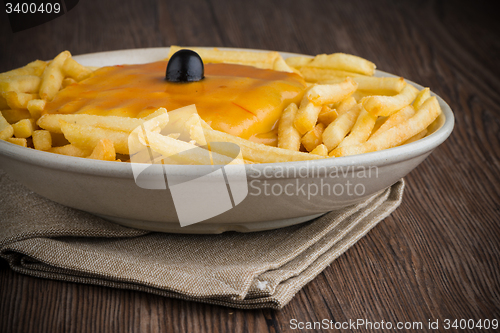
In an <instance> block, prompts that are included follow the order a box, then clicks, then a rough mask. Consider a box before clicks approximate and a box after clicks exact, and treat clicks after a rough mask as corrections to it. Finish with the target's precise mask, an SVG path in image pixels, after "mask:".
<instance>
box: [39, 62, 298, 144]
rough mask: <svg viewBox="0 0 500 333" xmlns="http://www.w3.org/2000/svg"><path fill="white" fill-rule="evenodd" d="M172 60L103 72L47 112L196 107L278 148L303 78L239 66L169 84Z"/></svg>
mask: <svg viewBox="0 0 500 333" xmlns="http://www.w3.org/2000/svg"><path fill="white" fill-rule="evenodd" d="M166 67H167V61H159V62H154V63H148V64H143V65H123V66H113V67H103V68H100V69H98V70H96V71H95V72H94V73H93V75H92V76H91V77H90V78H88V79H86V80H83V81H81V82H79V83H77V84H72V85H70V86H68V87H66V88H65V89H63V90H61V91H59V92H58V94H57V95H56V97H55V98H54V99H53V100H52V101H51V102H49V103H47V105H46V107H45V112H46V113H85V114H95V115H113V116H122V117H145V116H147V115H148V114H150V113H152V112H154V111H155V110H157V109H158V108H159V107H164V108H166V109H167V110H168V111H172V110H175V109H177V108H180V107H184V106H187V105H191V104H195V105H196V109H197V111H198V114H199V115H200V117H201V118H203V119H204V120H205V121H206V122H207V123H209V124H210V126H212V127H213V128H214V129H216V130H220V131H223V132H226V133H229V134H232V135H236V136H239V137H242V138H245V139H250V140H252V141H256V142H262V143H266V144H270V145H275V144H276V127H277V121H278V120H279V118H280V115H281V113H282V111H283V109H284V108H285V107H286V106H287V105H288V104H289V103H291V102H294V103H299V102H300V99H301V98H302V95H303V94H304V89H305V88H306V84H305V82H304V80H303V79H302V78H301V77H300V76H299V75H297V74H294V73H286V72H278V71H273V70H267V69H258V68H255V67H251V66H243V65H233V64H205V78H204V79H203V80H201V81H198V82H189V83H173V82H168V81H166V80H165V69H166Z"/></svg>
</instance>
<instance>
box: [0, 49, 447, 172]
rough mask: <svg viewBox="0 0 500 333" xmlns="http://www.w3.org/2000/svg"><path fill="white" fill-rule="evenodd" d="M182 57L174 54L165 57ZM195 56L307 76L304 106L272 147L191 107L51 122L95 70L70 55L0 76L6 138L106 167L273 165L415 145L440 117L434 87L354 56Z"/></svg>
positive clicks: (282, 126)
mask: <svg viewBox="0 0 500 333" xmlns="http://www.w3.org/2000/svg"><path fill="white" fill-rule="evenodd" d="M180 49H181V47H179V46H172V47H171V48H170V53H169V55H168V57H170V56H171V55H172V54H173V53H175V52H176V51H178V50H180ZM189 49H191V50H194V51H196V52H198V54H199V55H200V56H201V58H202V60H203V62H205V63H232V64H240V65H246V66H254V67H257V68H261V69H268V70H275V71H283V72H289V73H295V74H297V75H300V76H302V78H303V79H304V81H305V83H306V84H307V88H306V89H305V91H304V93H303V96H302V99H301V100H300V102H299V103H297V104H295V103H291V104H289V105H285V106H284V108H283V112H282V113H281V115H280V117H279V118H278V119H277V121H276V124H275V128H274V129H273V130H274V131H275V132H273V133H275V134H273V135H276V136H277V143H276V146H269V145H264V144H260V143H256V142H253V141H250V140H246V139H243V138H240V137H236V136H233V135H230V134H227V133H225V132H221V131H217V130H214V129H212V128H211V127H210V126H209V124H208V123H207V122H205V121H204V120H203V119H202V118H201V117H200V116H199V115H198V113H197V111H196V106H195V105H189V106H186V107H183V108H180V109H177V110H169V112H167V110H165V109H164V108H159V109H158V110H155V111H153V110H152V109H144V110H142V111H141V112H139V113H138V115H137V116H136V118H131V117H118V116H102V115H94V114H85V113H74V114H63V113H50V114H49V113H47V111H46V110H45V107H46V105H47V103H51V101H52V100H53V99H54V98H55V96H57V94H58V92H59V91H60V90H61V89H65V88H66V87H68V86H70V85H78V84H80V82H81V81H83V80H85V79H86V78H88V77H90V76H91V75H92V72H93V71H94V70H96V68H94V67H87V66H83V65H81V64H79V63H78V62H77V61H75V59H73V58H72V56H71V54H70V52H68V51H64V52H61V53H60V54H58V55H57V56H56V57H55V58H54V59H53V60H52V61H49V62H46V61H41V60H36V61H33V62H31V63H29V64H28V65H26V66H24V67H21V68H17V69H14V70H11V71H8V72H5V73H0V111H1V112H0V139H1V140H5V141H8V142H10V143H13V144H16V145H19V146H22V147H28V148H34V149H37V150H41V151H47V152H51V153H56V154H62V155H67V156H74V157H80V158H89V159H98V160H104V161H120V160H123V161H131V162H140V163H163V164H165V163H172V164H212V165H217V164H224V165H225V164H235V163H277V162H289V161H305V160H317V159H324V158H333V157H340V156H349V155H355V154H361V153H367V152H372V151H377V150H382V149H387V148H391V147H396V146H399V145H404V144H407V143H410V142H414V141H416V140H419V139H421V138H423V137H425V136H426V135H427V134H428V133H429V131H432V129H431V128H432V127H429V126H430V125H431V123H433V122H434V120H435V119H436V118H437V117H438V116H439V114H440V113H441V110H440V107H439V103H438V102H437V100H436V98H435V97H431V93H430V89H429V88H425V89H422V90H420V91H419V90H418V89H417V88H415V87H414V86H413V85H410V84H408V83H407V82H406V81H405V80H404V79H403V78H402V77H375V76H374V73H375V68H376V66H375V64H374V63H372V62H371V61H369V60H367V59H363V58H360V57H357V56H354V55H348V54H344V53H333V54H319V55H317V56H315V57H306V56H298V57H289V58H287V59H284V58H283V57H282V56H281V55H280V54H279V53H278V52H274V51H270V52H252V51H227V50H220V49H217V48H213V49H207V48H189ZM49 110H50V108H49ZM83 112H85V111H83ZM270 133H271V132H270ZM274 138H275V137H273V140H274V141H273V142H276V139H274ZM224 143H227V144H224ZM273 144H274V143H273ZM235 147H239V150H238V149H237V151H236V150H235ZM238 152H239V153H238ZM236 155H238V157H235V156H236Z"/></svg>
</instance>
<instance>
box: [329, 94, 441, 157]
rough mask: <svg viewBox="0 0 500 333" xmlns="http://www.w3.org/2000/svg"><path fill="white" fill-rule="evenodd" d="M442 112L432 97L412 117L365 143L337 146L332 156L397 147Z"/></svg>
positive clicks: (331, 153)
mask: <svg viewBox="0 0 500 333" xmlns="http://www.w3.org/2000/svg"><path fill="white" fill-rule="evenodd" d="M440 113H441V108H440V106H439V103H438V101H437V99H436V97H430V98H428V99H427V100H426V101H425V102H424V104H422V106H421V107H420V109H418V111H417V112H416V113H415V115H414V116H413V117H411V118H410V119H408V120H406V121H404V122H402V123H400V124H398V125H396V126H393V127H392V128H390V129H388V130H387V131H385V132H383V133H381V134H380V135H378V136H376V137H374V138H370V139H369V140H368V141H367V142H365V143H363V144H359V145H351V146H345V147H339V148H336V149H335V150H333V151H332V152H330V156H332V157H339V156H349V155H357V154H363V153H368V152H373V151H377V150H382V149H387V148H391V147H395V146H397V145H399V144H401V143H403V142H405V141H406V140H409V139H410V138H412V137H413V136H415V135H417V134H419V133H420V132H422V131H424V130H426V129H427V127H428V126H429V125H430V124H431V123H432V122H433V121H434V120H436V118H437V117H438V116H439V114H440Z"/></svg>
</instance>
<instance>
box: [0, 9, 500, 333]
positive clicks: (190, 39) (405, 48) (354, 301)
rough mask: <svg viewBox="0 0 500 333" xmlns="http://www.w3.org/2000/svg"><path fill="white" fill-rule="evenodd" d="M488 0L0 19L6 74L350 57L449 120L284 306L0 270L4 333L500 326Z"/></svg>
mask: <svg viewBox="0 0 500 333" xmlns="http://www.w3.org/2000/svg"><path fill="white" fill-rule="evenodd" d="M488 3H489V2H486V1H444V0H442V1H396V0H394V1H388V0H385V1H358V0H356V1H316V0H311V1H301V0H293V1H270V0H254V1H224V2H222V1H215V0H205V1H204V0H187V1H161V0H149V1H123V0H122V1H117V0H113V1H110V0H106V1H97V0H82V1H80V3H79V4H78V5H77V6H76V7H75V8H74V9H73V10H71V11H70V12H69V13H67V14H66V15H64V16H63V17H60V18H58V19H56V20H54V21H51V22H48V23H46V24H44V25H42V26H38V27H35V28H32V29H29V30H26V31H22V32H19V33H15V34H14V33H12V32H11V31H10V28H9V25H8V20H7V17H6V14H5V13H4V12H3V11H2V13H1V14H0V29H1V30H0V32H1V34H0V72H2V71H5V70H8V69H12V68H14V67H18V66H21V65H24V64H26V63H28V62H29V61H32V60H34V59H37V58H38V59H50V58H53V57H54V56H55V55H56V54H57V53H59V52H60V51H62V50H64V49H67V50H70V51H71V52H72V53H73V54H75V55H76V54H82V53H89V52H99V51H106V50H116V49H128V48H143V47H159V46H169V45H171V44H178V45H193V46H194V45H199V46H227V47H245V48H258V49H272V50H278V51H287V52H297V53H305V54H318V53H332V52H346V53H352V54H355V55H359V56H362V57H365V58H367V59H370V60H372V61H373V62H375V63H376V64H377V67H378V68H379V69H381V70H384V71H388V72H391V73H395V74H398V75H401V76H404V77H405V78H407V79H410V80H412V81H414V82H418V83H420V84H422V85H424V86H428V87H430V88H431V89H432V90H433V91H434V92H436V93H437V94H438V95H440V96H441V97H442V98H443V99H444V100H446V101H447V102H448V103H449V105H450V106H451V108H452V109H453V110H454V112H455V117H456V125H455V130H454V132H453V133H452V135H451V137H450V138H449V139H448V140H447V141H446V142H445V143H444V144H443V145H442V146H440V147H439V148H438V149H436V150H435V151H434V152H433V154H432V155H431V156H430V157H429V158H427V160H426V161H425V162H423V163H422V164H421V165H420V166H419V167H418V168H417V169H416V170H414V171H413V172H412V173H411V174H410V175H408V176H407V177H406V181H407V187H406V192H405V196H404V201H403V203H402V204H401V206H400V207H399V208H398V209H397V210H396V211H395V212H394V213H393V214H392V215H391V216H389V217H388V218H386V219H385V220H384V221H383V222H381V223H380V224H379V225H378V226H377V227H375V228H374V229H373V230H372V231H370V233H369V234H368V235H367V236H366V237H364V238H363V239H361V240H360V241H359V242H358V243H357V244H355V245H354V246H353V247H352V248H351V249H349V250H348V251H347V252H346V253H345V254H344V255H342V256H341V257H340V258H338V259H337V260H336V261H335V262H333V263H332V265H331V266H330V267H328V268H327V269H326V270H325V271H324V272H323V273H321V274H320V275H319V276H318V277H317V278H316V279H315V280H313V281H312V282H310V283H309V284H308V285H306V286H305V287H304V288H303V290H301V291H300V292H299V293H298V294H297V295H296V297H295V298H294V299H293V300H292V301H291V302H290V303H289V304H288V305H287V306H286V307H285V308H284V309H283V310H281V311H273V310H267V309H265V310H253V311H245V310H236V309H231V308H224V307H219V306H213V305H206V304H200V303H195V302H188V301H180V300H176V299H170V298H164V297H159V296H155V295H149V294H146V293H141V292H134V291H126V290H115V289H110V288H104V287H98V286H90V285H81V284H74V283H66V282H59V281H51V280H45V279H38V278H33V277H28V276H24V275H21V274H17V273H14V272H13V271H11V270H10V269H9V267H8V265H7V264H6V262H5V261H0V332H187V331H190V332H201V331H210V332H296V331H300V330H293V329H292V327H291V326H290V321H291V320H292V319H297V320H298V321H301V322H306V321H321V320H322V319H328V320H335V321H349V320H357V319H366V320H369V321H372V322H380V321H382V320H384V321H392V322H398V321H400V322H405V321H409V322H417V321H419V322H423V323H424V330H422V331H428V329H427V323H428V320H429V319H430V320H433V321H435V320H439V323H440V327H441V328H443V326H442V324H443V321H444V320H445V319H451V320H454V319H474V320H476V321H477V320H479V319H482V320H484V319H490V320H491V319H494V318H496V319H498V320H500V172H499V171H500V168H499V166H500V164H499V163H500V162H499V158H500V142H499V141H500V140H499V139H500V138H499V133H500V94H499V93H498V92H499V91H500V66H499V60H500V24H499V23H498V18H497V17H496V12H497V10H496V8H495V6H494V2H490V3H492V4H491V5H488ZM0 190H1V189H0ZM0 214H1V212H0ZM332 331H335V330H332ZM342 331H344V332H348V331H359V332H361V331H366V330H363V329H359V330H352V329H345V330H342ZM441 331H444V330H442V329H441ZM451 331H456V330H451Z"/></svg>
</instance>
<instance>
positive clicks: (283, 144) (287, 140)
mask: <svg viewBox="0 0 500 333" xmlns="http://www.w3.org/2000/svg"><path fill="white" fill-rule="evenodd" d="M297 111H298V109H297V105H296V104H295V103H291V104H290V105H288V107H287V108H286V109H285V110H284V111H283V114H282V115H281V119H280V121H279V124H278V147H279V148H283V149H289V150H295V151H299V149H300V133H299V131H297V129H296V128H295V126H294V125H293V121H294V119H295V117H296V115H297Z"/></svg>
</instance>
